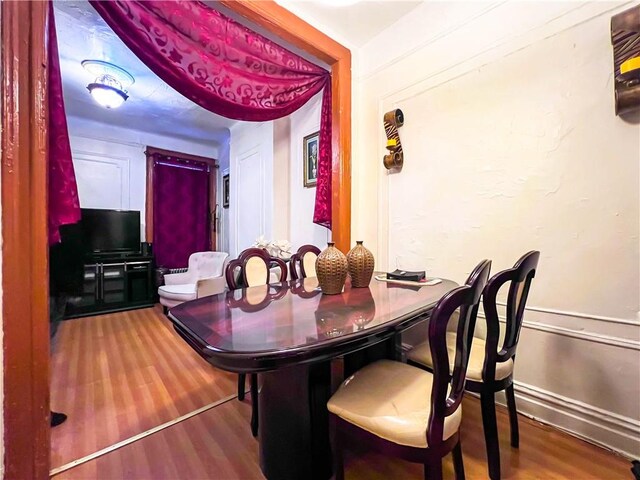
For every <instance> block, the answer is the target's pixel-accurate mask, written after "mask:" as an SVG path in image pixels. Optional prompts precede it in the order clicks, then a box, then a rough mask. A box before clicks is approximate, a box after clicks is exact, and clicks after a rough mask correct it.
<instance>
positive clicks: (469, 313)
mask: <svg viewBox="0 0 640 480" xmlns="http://www.w3.org/2000/svg"><path fill="white" fill-rule="evenodd" d="M490 270H491V261H490V260H483V261H482V262H480V263H479V264H478V266H476V268H475V269H474V270H473V272H471V274H470V275H469V278H468V279H467V282H466V284H465V285H463V286H461V287H458V288H455V289H453V290H452V291H450V292H449V293H447V294H446V295H445V296H443V297H442V298H441V299H440V300H439V301H438V303H437V305H436V306H435V308H434V310H433V313H432V314H431V318H430V320H429V346H430V348H431V358H432V361H433V388H432V391H431V414H430V416H429V427H428V429H427V442H428V444H429V446H432V445H434V446H435V445H437V444H438V443H442V435H443V430H444V419H445V417H448V416H449V415H451V414H453V413H454V412H455V411H456V409H457V408H458V406H459V405H460V402H461V401H462V395H463V393H464V384H465V380H466V376H467V366H468V364H469V353H470V351H471V340H472V338H473V330H474V328H475V324H476V316H477V314H478V305H479V304H480V296H481V295H482V290H483V289H484V286H485V285H486V283H487V279H488V278H489V272H490ZM456 310H458V312H459V317H458V325H457V329H456V353H455V355H456V358H455V361H454V363H453V371H451V369H450V362H449V354H448V351H447V338H446V337H447V325H448V324H449V322H450V321H451V319H452V316H453V313H454V312H455V311H456Z"/></svg>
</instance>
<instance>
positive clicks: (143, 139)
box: [68, 117, 219, 239]
mask: <svg viewBox="0 0 640 480" xmlns="http://www.w3.org/2000/svg"><path fill="white" fill-rule="evenodd" d="M68 125H69V137H70V140H71V150H72V154H73V162H74V167H75V170H76V177H77V181H78V193H79V195H80V206H81V207H86V208H114V209H124V210H139V211H140V219H141V228H142V232H141V235H142V236H141V238H143V239H144V234H145V200H146V155H145V153H144V152H145V150H146V147H147V146H152V147H157V148H162V149H166V150H174V151H177V152H181V153H190V154H192V155H200V156H203V157H210V158H217V157H218V153H219V151H218V146H217V145H216V144H213V143H212V144H211V145H205V144H202V143H199V142H189V141H186V140H182V139H177V138H171V137H167V136H163V135H154V134H151V133H147V132H142V131H136V130H131V129H128V128H119V127H114V126H111V125H105V124H101V123H97V122H92V121H88V120H86V119H81V118H75V117H69V119H68Z"/></svg>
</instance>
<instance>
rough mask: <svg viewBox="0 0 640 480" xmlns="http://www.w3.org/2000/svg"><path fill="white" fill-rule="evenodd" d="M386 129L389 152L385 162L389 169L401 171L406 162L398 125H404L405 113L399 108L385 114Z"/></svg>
mask: <svg viewBox="0 0 640 480" xmlns="http://www.w3.org/2000/svg"><path fill="white" fill-rule="evenodd" d="M383 120H384V131H385V133H386V134H387V150H389V153H388V154H387V155H385V156H384V159H383V163H384V166H385V167H386V168H387V170H394V171H397V172H399V171H400V170H402V165H403V163H404V153H402V143H400V135H399V134H398V127H401V126H402V125H404V113H402V110H400V109H399V108H398V109H396V110H391V111H390V112H387V113H385V114H384V118H383Z"/></svg>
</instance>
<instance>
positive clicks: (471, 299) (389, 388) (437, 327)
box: [327, 260, 491, 480]
mask: <svg viewBox="0 0 640 480" xmlns="http://www.w3.org/2000/svg"><path fill="white" fill-rule="evenodd" d="M490 269H491V261H489V260H483V261H482V262H480V263H479V264H478V266H477V267H476V268H475V269H474V270H473V272H472V273H471V275H470V276H469V278H468V279H467V282H466V284H465V285H463V286H461V287H457V288H455V289H453V290H451V291H450V292H448V293H447V294H445V295H444V296H443V297H442V298H441V299H440V300H439V301H438V303H437V304H436V306H435V308H434V309H433V312H432V314H431V320H430V322H429V327H428V338H429V341H430V346H431V350H432V357H433V358H434V359H435V362H434V369H433V373H431V372H427V371H425V370H423V369H421V368H417V367H415V366H411V365H407V364H405V363H401V362H396V361H392V360H379V361H377V362H375V363H372V364H370V365H367V366H366V367H364V368H362V369H361V370H358V371H357V372H356V373H354V374H353V375H352V376H350V377H349V378H348V379H346V380H345V381H344V382H343V383H342V385H341V386H340V387H339V388H338V390H337V391H336V393H335V394H334V395H333V396H332V397H331V399H330V400H329V403H328V404H327V408H328V410H329V412H330V416H329V418H330V427H331V436H332V444H333V459H334V471H335V478H336V480H342V479H344V465H343V459H342V447H343V443H344V437H345V435H347V434H348V435H349V438H350V440H351V441H357V442H359V443H363V444H366V445H367V446H369V447H370V448H373V449H375V450H377V451H380V452H382V453H387V454H391V455H393V456H398V457H400V458H403V459H405V460H408V461H410V462H417V463H422V464H423V465H424V476H425V478H426V479H431V480H438V479H442V458H443V457H444V456H445V455H448V454H449V453H450V452H451V453H452V454H453V463H454V468H455V473H456V479H457V480H461V479H464V464H463V461H462V448H461V445H460V436H459V427H460V421H461V418H462V406H461V402H462V396H463V394H464V385H465V378H466V371H467V364H468V361H469V353H470V350H471V339H472V336H473V331H474V328H475V321H476V315H477V313H478V305H479V302H480V295H481V294H482V290H483V288H484V286H485V284H486V282H487V278H488V277H489V271H490ZM423 288H424V287H423ZM427 288H428V287H427ZM455 311H459V313H460V314H459V320H458V324H457V328H456V349H455V351H454V352H449V351H448V349H447V326H448V324H449V322H450V320H451V319H452V314H453V313H454V312H455ZM451 353H453V357H454V358H453V362H451V360H452V359H451V358H450V355H451ZM450 363H453V372H452V374H450V373H449V365H450Z"/></svg>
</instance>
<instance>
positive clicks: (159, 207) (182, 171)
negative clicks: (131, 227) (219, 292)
mask: <svg viewBox="0 0 640 480" xmlns="http://www.w3.org/2000/svg"><path fill="white" fill-rule="evenodd" d="M207 250H210V248H209V174H208V172H207V169H206V165H205V166H204V168H203V166H202V164H194V163H193V162H191V163H190V164H186V163H181V162H177V161H172V160H169V159H167V158H166V157H162V156H157V157H156V159H155V166H154V171H153V251H154V254H155V257H156V263H157V265H159V266H163V267H167V268H181V267H186V266H187V263H188V260H189V256H190V255H191V254H192V253H195V252H203V251H207Z"/></svg>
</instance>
